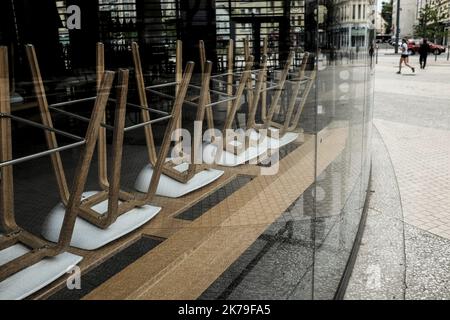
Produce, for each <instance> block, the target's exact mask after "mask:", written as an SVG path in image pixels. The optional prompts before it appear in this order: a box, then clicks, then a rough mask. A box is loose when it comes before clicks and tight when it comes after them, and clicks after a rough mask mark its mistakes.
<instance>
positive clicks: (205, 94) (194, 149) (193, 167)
mask: <svg viewBox="0 0 450 320" xmlns="http://www.w3.org/2000/svg"><path fill="white" fill-rule="evenodd" d="M202 69H203V72H204V73H203V78H202V85H201V90H200V99H199V102H198V108H197V115H196V117H195V121H196V122H197V123H200V124H203V121H204V119H205V112H206V109H207V108H208V107H206V105H207V104H208V101H209V97H210V95H209V84H210V81H211V72H212V62H211V61H206V63H205V66H204V67H203V68H202ZM196 129H198V128H196ZM199 129H200V130H199V131H200V132H203V129H202V128H199ZM201 144H202V135H194V139H192V146H191V163H190V165H189V169H188V175H189V176H191V177H192V176H193V175H195V173H196V171H197V168H198V159H196V155H197V153H198V151H199V150H200V146H201Z"/></svg>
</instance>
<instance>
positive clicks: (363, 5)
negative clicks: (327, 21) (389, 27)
mask: <svg viewBox="0 0 450 320" xmlns="http://www.w3.org/2000/svg"><path fill="white" fill-rule="evenodd" d="M336 11H337V14H336V24H335V28H339V29H340V32H339V33H338V35H339V37H340V39H339V40H338V43H339V46H340V47H367V46H368V44H369V39H367V37H366V35H367V30H368V29H372V28H373V27H374V26H373V25H372V24H373V23H375V21H374V20H376V19H374V11H373V9H372V2H371V1H370V0H337V1H336Z"/></svg>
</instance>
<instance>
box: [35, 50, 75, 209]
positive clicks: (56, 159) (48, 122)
mask: <svg viewBox="0 0 450 320" xmlns="http://www.w3.org/2000/svg"><path fill="white" fill-rule="evenodd" d="M26 52H27V56H28V61H29V63H30V69H31V75H32V78H33V86H34V91H35V94H36V98H37V101H38V105H39V111H40V114H41V119H42V123H43V124H44V125H45V126H47V127H50V128H53V122H52V118H51V114H50V111H49V108H48V101H47V97H46V95H45V89H44V83H43V81H42V76H41V71H40V68H39V64H38V60H37V57H36V51H35V49H34V47H33V45H31V44H29V45H27V46H26ZM45 139H46V141H47V147H48V148H49V149H54V148H57V147H58V143H57V141H56V135H55V133H54V132H50V131H46V132H45ZM51 161H52V165H53V171H54V173H55V176H56V181H57V184H58V190H59V194H60V198H61V201H62V202H63V203H64V204H67V203H68V199H69V188H68V185H67V180H66V176H65V173H64V168H63V164H62V160H61V155H60V154H59V153H54V154H52V155H51Z"/></svg>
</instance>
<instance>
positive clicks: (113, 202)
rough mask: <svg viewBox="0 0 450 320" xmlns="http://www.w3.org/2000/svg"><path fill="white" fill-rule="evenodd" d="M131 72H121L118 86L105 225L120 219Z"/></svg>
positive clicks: (122, 70)
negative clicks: (126, 117) (121, 184)
mask: <svg viewBox="0 0 450 320" xmlns="http://www.w3.org/2000/svg"><path fill="white" fill-rule="evenodd" d="M128 79H129V71H128V70H124V69H121V70H119V76H118V86H117V104H116V114H115V121H114V134H113V144H112V152H113V160H112V175H111V184H110V187H109V199H108V212H107V215H106V217H105V218H104V219H105V222H104V225H106V226H110V225H112V224H113V223H114V222H115V221H116V220H117V218H118V208H119V194H120V174H121V170H122V154H123V139H124V135H125V130H124V129H125V116H126V110H127V96H128Z"/></svg>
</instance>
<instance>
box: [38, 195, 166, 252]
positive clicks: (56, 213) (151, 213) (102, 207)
mask: <svg viewBox="0 0 450 320" xmlns="http://www.w3.org/2000/svg"><path fill="white" fill-rule="evenodd" d="M97 193H98V192H96V191H91V192H85V193H83V198H87V197H91V196H93V195H95V194H97ZM92 209H93V210H94V211H96V212H98V213H99V214H105V213H106V211H107V209H108V201H107V200H106V201H103V202H101V203H99V204H97V205H96V206H93V207H92ZM65 211H66V208H65V207H64V205H63V204H62V203H59V204H58V205H57V206H56V207H55V208H54V209H53V210H52V211H51V212H50V214H49V215H48V217H47V219H46V221H45V223H44V227H43V231H42V235H43V236H44V238H45V239H47V240H49V241H52V242H57V241H58V238H59V232H60V230H61V225H62V223H63V220H64V214H65ZM160 211H161V208H159V207H154V206H150V205H146V206H143V207H140V208H134V209H133V210H131V211H129V212H127V213H125V214H123V215H121V216H120V217H119V218H117V220H116V222H115V223H113V224H112V225H111V226H109V228H107V229H100V228H98V227H96V226H94V225H93V224H91V223H89V222H88V221H86V220H84V219H82V218H79V217H78V218H77V220H76V223H75V228H74V232H73V236H72V241H71V246H72V247H76V248H80V249H84V250H96V249H98V248H101V247H103V246H105V245H107V244H108V243H110V242H112V241H114V240H117V239H119V238H121V237H123V236H125V235H126V234H128V233H130V232H132V231H133V230H136V229H137V228H139V227H140V226H142V225H143V224H145V223H146V222H148V221H150V220H151V219H152V218H154V217H155V216H156V215H157V214H158V213H159V212H160Z"/></svg>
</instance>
